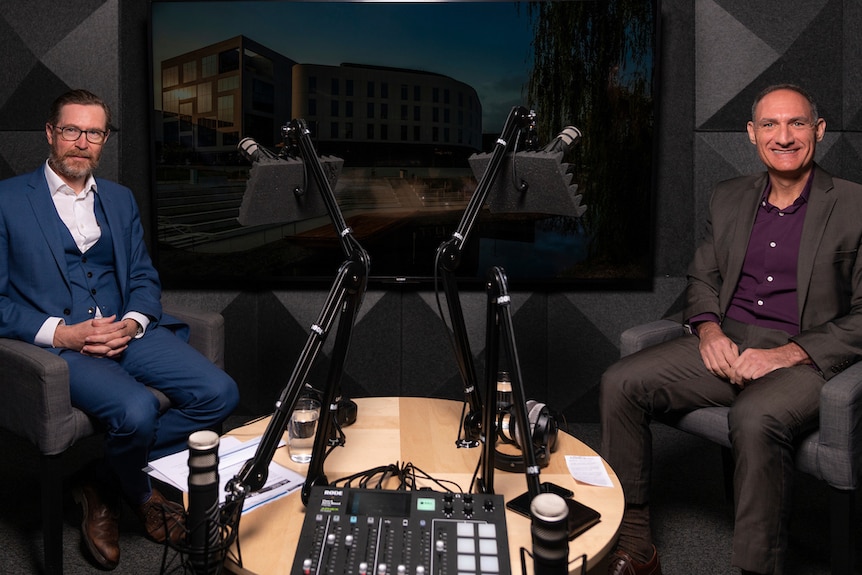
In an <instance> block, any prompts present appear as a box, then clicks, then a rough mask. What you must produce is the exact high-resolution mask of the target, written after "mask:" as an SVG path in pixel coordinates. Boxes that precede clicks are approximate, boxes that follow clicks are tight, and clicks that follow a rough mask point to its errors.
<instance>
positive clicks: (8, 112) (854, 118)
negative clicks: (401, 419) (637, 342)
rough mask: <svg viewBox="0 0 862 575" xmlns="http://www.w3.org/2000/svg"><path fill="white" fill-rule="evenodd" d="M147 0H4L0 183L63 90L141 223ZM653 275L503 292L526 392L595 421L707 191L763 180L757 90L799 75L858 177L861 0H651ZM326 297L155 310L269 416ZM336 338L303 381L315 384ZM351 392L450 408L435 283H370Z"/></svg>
mask: <svg viewBox="0 0 862 575" xmlns="http://www.w3.org/2000/svg"><path fill="white" fill-rule="evenodd" d="M147 15H148V6H147V2H144V1H141V0H79V1H78V2H75V3H68V2H65V1H62V0H39V1H37V2H4V3H2V5H0V74H2V77H3V79H4V81H3V82H2V83H0V177H4V178H5V177H9V176H11V175H13V174H17V173H22V172H25V171H29V170H32V169H34V168H36V167H37V166H38V165H40V164H41V163H42V162H43V161H44V159H45V157H46V153H47V147H46V145H45V141H44V128H43V126H44V120H45V115H46V113H47V108H48V105H49V103H50V101H51V100H52V99H53V98H54V97H55V96H56V95H57V94H59V93H60V92H62V91H64V90H65V89H67V88H70V87H86V88H88V89H90V90H92V91H94V92H96V93H98V94H100V95H102V96H103V97H104V98H106V99H107V101H108V103H109V104H110V105H111V106H112V108H113V109H114V113H115V119H114V122H113V123H114V126H115V128H116V130H115V132H114V134H113V135H112V138H111V141H110V142H109V144H108V145H107V146H106V149H105V152H104V160H103V165H102V167H101V168H100V173H101V175H102V176H103V177H107V178H111V179H115V180H118V181H120V182H122V183H124V184H126V185H128V186H130V187H131V188H132V189H133V190H134V191H135V194H136V196H137V199H138V202H139V204H140V207H141V212H142V216H143V218H144V221H148V219H149V217H150V215H151V211H152V199H151V197H150V177H149V165H150V164H149V162H150V158H149V150H148V142H149V136H148V122H149V119H148V110H149V106H150V102H149V99H148V95H147V94H148V81H147V74H148V63H147V53H148V48H147ZM662 22H663V26H662V30H661V39H662V45H661V55H662V61H661V77H660V94H661V95H660V113H659V126H660V128H659V141H658V150H657V157H658V158H659V168H658V178H657V181H658V184H657V194H656V198H655V202H656V213H657V216H656V221H657V226H656V236H655V250H656V251H655V278H654V285H653V289H652V290H650V291H648V292H642V291H641V292H607V291H601V292H589V291H530V292H515V293H514V294H513V314H514V322H515V327H516V335H517V341H518V347H519V352H520V356H521V363H522V369H523V375H524V379H525V383H526V386H527V395H528V397H535V398H537V399H541V400H544V401H546V402H548V403H549V404H550V405H551V406H552V407H553V408H554V409H556V410H558V411H561V412H563V413H564V414H565V415H566V417H567V418H568V419H570V420H572V419H577V420H582V421H593V420H595V419H596V418H597V414H596V396H597V393H596V386H597V384H598V381H599V377H600V375H601V373H602V371H603V370H604V369H605V368H606V367H607V366H608V365H609V364H610V363H611V362H612V361H613V360H614V359H615V358H616V357H617V355H618V339H619V335H620V333H621V332H622V331H623V330H624V329H625V328H627V327H629V326H632V325H635V324H638V323H642V322H644V321H648V320H651V319H654V318H658V317H660V316H662V315H663V314H665V313H666V312H667V311H668V310H671V309H674V307H675V305H676V303H677V301H678V299H679V296H680V295H681V293H682V291H683V288H684V284H685V278H684V274H685V268H686V265H687V262H688V259H689V257H690V256H691V254H692V251H693V249H694V245H695V242H696V238H697V236H698V233H699V232H698V230H699V227H698V222H700V221H701V219H702V216H703V214H704V206H705V205H706V201H707V198H708V195H709V191H710V189H711V185H712V183H714V182H715V181H718V180H720V179H725V178H728V177H732V176H735V175H738V174H742V173H747V172H749V171H752V170H755V169H759V163H758V160H757V158H756V155H755V152H754V148H753V146H751V145H750V144H749V143H748V140H747V136H746V134H745V131H744V128H745V122H746V120H747V119H748V115H749V108H750V103H751V100H752V98H753V96H754V94H755V93H756V92H757V91H759V89H760V88H762V87H763V86H765V85H767V84H770V83H775V82H786V81H790V82H796V83H800V84H802V85H804V86H806V87H808V89H810V90H811V91H812V92H813V93H814V95H815V97H816V98H817V99H818V101H819V103H820V110H821V114H822V115H823V116H824V117H825V118H826V120H827V123H828V131H827V137H826V140H825V142H824V143H823V144H822V145H821V148H820V151H819V153H818V159H819V161H820V162H821V163H822V164H823V165H824V166H825V167H826V168H827V169H829V170H831V171H833V172H834V173H837V174H840V175H842V176H844V177H847V178H850V179H855V180H860V181H862V164H860V162H859V154H860V149H862V137H860V134H859V128H860V126H862V114H860V107H862V79H860V72H859V71H858V68H859V66H858V58H859V56H858V54H860V53H862V51H860V48H862V47H860V46H859V43H860V42H862V40H860V38H859V35H858V34H854V33H853V31H854V30H858V29H859V28H860V26H862V6H860V4H859V3H858V2H856V1H852V0H847V1H842V0H818V1H811V2H804V3H797V4H795V5H794V6H793V7H792V8H790V9H788V8H787V6H786V4H785V3H783V2H777V1H773V0H769V1H762V2H756V3H754V2H750V1H745V0H664V1H663V5H662ZM326 295H327V294H326V289H296V290H284V291H269V290H259V291H252V290H245V291H232V290H226V289H222V288H220V287H219V286H212V288H211V289H208V290H182V291H178V290H168V291H167V292H166V293H165V299H166V300H168V301H171V302H176V303H180V304H185V305H191V306H197V307H203V308H207V309H212V310H217V311H220V312H221V313H222V314H223V315H224V316H225V319H226V330H227V331H226V343H227V349H226V369H227V371H228V372H230V373H231V374H232V375H233V376H234V377H235V378H236V379H237V381H238V382H239V384H240V388H241V393H242V409H243V410H245V411H246V412H250V413H267V412H269V411H271V409H272V404H273V402H274V400H275V399H276V398H277V396H278V394H279V392H280V390H281V387H282V386H283V385H284V383H285V382H286V381H287V379H288V377H289V375H290V372H291V370H292V368H293V365H294V362H295V360H296V357H297V356H298V354H299V352H300V350H301V349H302V347H303V345H304V344H305V341H306V338H307V337H308V331H309V327H310V326H311V325H312V323H314V322H315V321H316V319H317V317H318V314H319V312H320V310H321V308H322V306H323V303H324V301H325V298H326ZM462 295H463V302H464V303H463V305H464V310H465V314H466V317H467V323H468V329H469V331H470V336H471V342H472V346H473V352H474V355H475V356H476V357H477V358H478V359H477V366H479V367H480V368H481V366H482V365H483V364H482V361H483V359H482V358H483V357H484V356H483V348H484V346H483V340H484V329H485V328H484V322H485V299H486V296H485V294H484V292H467V293H464V294H462ZM332 339H334V338H330V341H328V342H327V344H326V345H325V346H324V350H323V356H322V358H321V361H320V362H319V363H318V365H317V367H316V369H315V371H314V372H313V374H312V379H313V380H315V381H317V382H320V381H322V380H323V379H324V378H325V374H326V368H327V362H326V359H327V357H328V353H329V352H330V350H331V347H332V341H331V340H332ZM344 382H345V391H347V392H348V393H349V394H351V395H354V396H361V395H389V394H401V395H434V396H444V397H455V398H458V397H461V396H462V393H461V389H460V383H459V378H458V375H457V366H456V363H455V358H454V355H453V353H452V350H451V348H450V345H449V339H448V336H447V334H446V332H445V329H444V327H443V325H442V323H441V321H440V318H439V315H438V313H437V311H436V304H435V300H434V294H433V293H432V292H431V291H430V290H427V291H426V290H421V289H415V288H410V287H393V288H383V287H374V288H373V289H371V290H370V291H369V293H368V294H367V296H366V298H365V301H364V303H363V306H362V309H361V312H360V316H359V319H358V321H357V324H356V329H355V332H354V336H353V343H352V346H351V349H350V355H349V358H348V363H347V366H346V371H345V378H344Z"/></svg>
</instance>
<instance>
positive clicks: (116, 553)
mask: <svg viewBox="0 0 862 575" xmlns="http://www.w3.org/2000/svg"><path fill="white" fill-rule="evenodd" d="M72 496H73V497H74V498H75V501H76V502H77V503H78V504H80V505H81V508H82V511H83V517H82V519H81V533H82V534H83V536H84V543H85V545H86V546H87V550H88V551H89V552H90V555H92V556H93V559H94V560H95V561H96V563H98V564H99V565H100V566H101V567H103V568H105V569H113V568H115V567H116V566H117V565H119V563H120V525H119V518H120V512H119V505H118V504H117V502H113V501H111V500H110V498H106V497H103V496H102V494H100V493H99V489H98V488H97V487H96V486H95V485H94V484H92V483H84V484H82V485H79V486H76V487H75V488H74V489H73V490H72Z"/></svg>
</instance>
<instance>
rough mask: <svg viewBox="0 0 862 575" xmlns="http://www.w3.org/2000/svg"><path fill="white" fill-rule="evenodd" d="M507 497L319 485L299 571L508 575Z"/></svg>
mask: <svg viewBox="0 0 862 575" xmlns="http://www.w3.org/2000/svg"><path fill="white" fill-rule="evenodd" d="M509 565H510V564H509V540H508V537H507V534H506V506H505V504H504V501H503V497H502V496H501V495H487V494H483V495H472V494H461V493H441V492H436V491H423V490H419V491H386V490H381V489H354V488H342V487H324V486H315V487H313V488H312V490H311V494H310V496H309V500H308V506H307V507H306V510H305V520H304V521H303V524H302V531H301V533H300V536H299V543H298V544H297V547H296V555H295V557H294V561H293V568H292V570H291V574H296V575H312V574H314V575H323V574H326V575H342V574H343V575H390V574H391V575H449V574H451V575H456V574H470V575H484V574H494V575H508V574H509V573H511V569H510V566H509Z"/></svg>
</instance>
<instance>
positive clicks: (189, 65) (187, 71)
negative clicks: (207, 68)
mask: <svg viewBox="0 0 862 575" xmlns="http://www.w3.org/2000/svg"><path fill="white" fill-rule="evenodd" d="M197 79H198V67H197V62H194V61H192V62H185V63H184V64H183V83H184V84H187V83H189V82H194V81H195V80H197Z"/></svg>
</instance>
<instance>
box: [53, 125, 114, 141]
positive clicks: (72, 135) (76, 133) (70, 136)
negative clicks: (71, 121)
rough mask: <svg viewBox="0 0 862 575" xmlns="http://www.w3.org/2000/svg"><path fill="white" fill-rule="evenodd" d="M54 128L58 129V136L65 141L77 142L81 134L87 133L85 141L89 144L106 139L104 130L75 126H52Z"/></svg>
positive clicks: (106, 135) (106, 134)
mask: <svg viewBox="0 0 862 575" xmlns="http://www.w3.org/2000/svg"><path fill="white" fill-rule="evenodd" d="M54 129H55V130H59V131H60V137H61V138H63V139H64V140H66V141H67V142H77V141H78V138H80V137H81V134H87V141H88V142H90V143H91V144H104V143H105V140H107V139H108V131H106V130H82V129H81V128H78V127H75V126H62V127H61V126H54Z"/></svg>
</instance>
